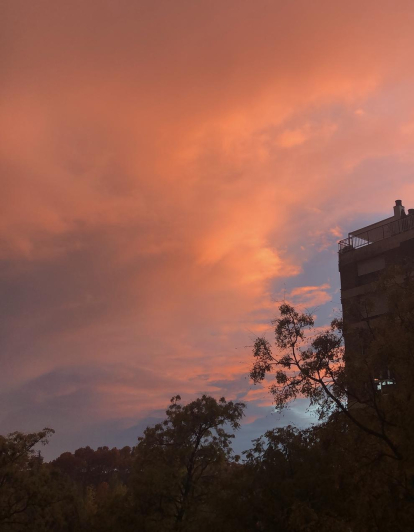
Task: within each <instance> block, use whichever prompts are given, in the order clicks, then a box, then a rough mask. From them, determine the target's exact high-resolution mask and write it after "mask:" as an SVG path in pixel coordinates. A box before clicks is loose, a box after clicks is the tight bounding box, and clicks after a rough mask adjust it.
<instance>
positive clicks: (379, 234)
mask: <svg viewBox="0 0 414 532" xmlns="http://www.w3.org/2000/svg"><path fill="white" fill-rule="evenodd" d="M410 229H414V209H408V215H407V214H406V213H405V208H404V207H403V205H402V201H401V200H396V202H395V207H394V216H390V217H389V218H385V220H381V221H379V222H376V223H374V224H371V225H367V226H366V227H362V228H361V229H357V230H356V231H352V232H351V233H349V234H348V238H344V239H343V240H340V241H339V243H338V245H339V252H340V253H345V252H347V251H352V250H353V249H357V248H360V247H362V246H366V245H368V244H372V243H374V242H378V241H379V240H384V239H386V238H390V237H393V236H395V235H398V234H399V233H403V232H405V231H409V230H410Z"/></svg>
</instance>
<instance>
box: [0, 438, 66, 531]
mask: <svg viewBox="0 0 414 532" xmlns="http://www.w3.org/2000/svg"><path fill="white" fill-rule="evenodd" d="M53 432H54V431H53V430H51V429H44V430H43V431H41V432H37V433H32V434H23V433H21V432H14V433H12V434H9V435H8V436H6V437H4V436H0V529H1V530H5V531H14V530H15V531H19V530H31V531H43V530H53V529H55V528H56V529H58V530H62V531H63V530H70V527H71V526H72V525H73V522H74V521H75V520H76V515H75V508H74V499H73V493H72V492H71V490H70V488H69V486H68V485H67V484H66V483H65V481H64V479H63V477H62V476H61V475H60V474H59V473H58V472H56V471H54V470H53V469H51V468H50V467H48V466H45V465H44V464H43V459H42V457H41V455H40V453H39V452H36V451H35V446H36V445H38V444H43V445H45V444H46V443H47V441H48V437H50V435H52V434H53Z"/></svg>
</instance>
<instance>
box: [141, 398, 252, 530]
mask: <svg viewBox="0 0 414 532" xmlns="http://www.w3.org/2000/svg"><path fill="white" fill-rule="evenodd" d="M179 401H180V396H176V397H173V398H172V400H171V404H170V407H169V408H168V410H167V411H166V415H167V418H166V419H165V421H164V422H163V423H159V424H157V425H155V427H149V428H147V429H146V431H145V433H144V436H143V437H142V438H140V439H139V443H138V446H137V448H136V464H135V475H134V479H133V493H134V498H135V501H136V503H137V505H138V506H139V512H140V515H141V516H142V517H143V519H144V521H145V523H146V529H148V530H152V529H153V530H160V529H162V530H164V529H165V530H170V529H171V530H189V529H190V528H189V527H190V526H191V521H192V520H193V519H194V514H196V513H199V512H200V511H201V512H202V511H203V508H204V507H205V505H206V503H207V501H208V499H209V496H210V495H211V493H212V491H213V490H214V486H215V483H216V482H217V478H218V477H219V475H220V472H221V470H222V466H223V465H224V464H225V463H226V462H228V461H229V460H230V459H231V457H232V449H231V446H230V442H231V439H232V438H233V437H234V434H233V433H230V432H228V429H232V430H237V429H238V428H239V426H240V419H241V417H242V416H243V409H244V404H243V403H233V402H232V401H229V402H226V400H225V399H224V398H221V399H220V400H219V401H217V400H216V399H214V398H213V397H208V396H206V395H203V396H202V397H201V398H198V399H196V400H195V401H192V402H191V403H189V404H187V405H184V406H183V405H181V404H180V402H179ZM151 527H152V528H151ZM160 527H163V528H160Z"/></svg>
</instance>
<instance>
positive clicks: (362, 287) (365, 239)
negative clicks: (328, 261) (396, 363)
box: [339, 200, 414, 373]
mask: <svg viewBox="0 0 414 532" xmlns="http://www.w3.org/2000/svg"><path fill="white" fill-rule="evenodd" d="M407 258H408V259H412V260H413V261H414V209H409V210H408V213H406V212H405V208H404V207H403V205H402V202H401V200H396V202H395V206H394V214H393V216H391V217H389V218H386V219H385V220H380V221H379V222H376V223H374V224H371V225H368V226H366V227H361V228H360V229H356V230H355V231H352V232H350V233H349V235H348V237H347V238H345V239H344V240H341V241H340V242H339V272H340V277H341V300H342V311H343V319H344V327H345V331H344V339H345V346H346V350H347V354H348V355H350V356H351V357H352V358H353V357H356V358H354V360H357V359H358V356H357V353H358V352H361V350H362V349H363V348H364V345H363V334H362V335H361V331H364V328H368V325H369V324H373V323H374V322H375V319H376V318H378V317H380V316H381V315H383V314H384V313H386V312H387V301H386V297H385V294H383V293H379V292H378V290H377V287H376V283H375V281H376V280H377V279H378V277H379V275H380V274H381V272H383V271H384V270H385V269H386V268H387V267H389V266H392V265H396V264H402V262H403V261H404V260H405V259H407ZM357 330H358V331H359V333H358V334H357V333H356V331H357ZM381 373H383V372H382V371H381Z"/></svg>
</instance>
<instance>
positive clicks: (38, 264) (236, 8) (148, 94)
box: [0, 0, 414, 430]
mask: <svg viewBox="0 0 414 532" xmlns="http://www.w3.org/2000/svg"><path fill="white" fill-rule="evenodd" d="M413 22H414V9H413V4H412V2H408V1H404V2H402V4H401V5H400V6H399V9H398V10H397V9H395V5H394V4H393V3H392V2H389V1H385V0H380V1H379V3H378V2H376V3H375V4H374V3H370V2H367V3H364V4H363V5H362V4H361V2H357V1H353V0H352V1H350V2H346V3H343V4H338V3H332V2H329V1H327V0H325V1H323V0H317V1H316V2H312V3H309V2H306V1H304V0H303V1H301V0H299V1H298V2H264V3H263V5H261V6H260V7H258V5H257V3H253V2H240V1H237V2H236V1H230V2H226V3H223V2H216V1H213V2H197V3H194V2H190V1H187V0H183V1H182V2H178V3H176V2H168V1H161V2H160V3H157V4H154V3H152V2H148V1H146V0H139V1H135V0H134V1H132V0H120V1H119V2H107V1H100V0H99V1H98V0H91V1H88V2H86V3H85V2H81V1H78V0H75V1H73V2H70V3H56V2H49V1H46V2H43V3H42V4H39V3H28V2H21V1H20V0H13V1H6V2H5V3H4V6H3V25H4V28H3V32H2V34H3V40H4V44H3V47H2V52H1V54H2V57H1V59H2V64H3V65H4V68H3V83H2V86H1V88H0V115H1V119H2V125H3V128H2V131H1V132H0V169H1V175H2V194H1V197H0V212H1V219H0V243H1V246H0V260H1V268H2V287H4V294H5V295H4V298H3V300H2V306H3V310H4V314H5V316H6V318H5V320H4V324H3V327H4V335H3V345H2V352H3V353H5V362H4V364H3V367H2V370H3V371H2V376H1V377H0V383H1V385H2V389H3V390H4V393H6V394H11V395H7V397H9V398H10V397H13V398H15V395H13V394H14V393H15V392H16V390H17V391H18V390H25V394H23V395H24V397H25V399H24V400H23V399H22V402H17V403H13V401H14V399H13V401H12V400H11V399H10V402H9V403H7V405H8V406H7V407H6V406H3V410H2V411H0V420H1V419H5V420H8V421H7V423H6V421H5V422H4V426H6V425H7V426H9V424H10V423H11V421H10V420H13V419H19V420H20V421H19V426H15V427H11V429H13V428H16V429H17V428H20V426H21V427H24V423H25V419H26V421H27V416H26V417H25V415H24V411H25V404H26V406H27V404H28V403H30V401H31V400H32V399H33V397H37V398H38V402H36V401H35V402H34V403H33V404H37V405H38V409H37V410H36V412H37V413H36V416H37V417H36V419H37V420H39V423H40V421H41V420H42V422H41V423H40V425H46V424H49V423H50V424H51V425H53V424H54V422H55V421H56V420H59V419H60V414H59V411H58V409H57V410H54V409H49V408H50V404H51V403H52V402H53V397H54V396H56V397H57V398H60V399H59V401H61V402H58V403H56V404H61V408H62V409H64V411H65V413H66V414H65V415H68V416H69V413H68V412H69V411H71V412H75V411H76V410H79V408H80V406H79V403H78V402H77V394H84V396H85V403H84V404H85V406H84V408H85V416H84V417H82V416H80V417H79V419H80V418H81V419H82V423H83V422H85V423H86V421H85V420H86V419H87V418H88V412H89V411H90V412H92V411H93V415H94V418H95V419H97V420H105V419H106V418H107V417H111V418H113V417H116V416H118V417H119V418H120V419H123V418H124V417H125V418H128V419H131V418H133V417H134V416H135V417H139V416H141V417H142V416H143V415H147V414H149V413H150V411H151V408H153V409H155V410H156V409H158V408H161V403H162V404H163V405H164V404H165V400H164V398H165V396H167V400H168V395H169V394H170V393H178V392H187V393H188V396H189V397H191V396H194V395H195V394H197V393H198V392H200V391H208V390H209V389H210V390H214V391H217V389H218V388H220V390H221V391H223V390H224V391H225V390H226V389H227V390H228V393H232V394H234V395H235V394H243V393H248V392H246V391H243V386H244V385H245V384H246V381H245V380H244V377H245V375H246V372H247V369H246V368H247V367H248V360H249V357H250V352H249V349H248V348H245V347H244V346H246V345H249V342H250V338H251V337H252V335H253V336H254V334H256V333H257V332H263V331H266V328H267V327H268V321H269V319H270V318H271V317H272V316H271V314H272V312H273V311H274V308H275V304H274V303H272V300H274V298H275V295H274V294H281V293H282V292H283V284H284V283H285V282H289V286H290V287H292V286H293V285H294V284H295V282H296V281H295V280H297V282H296V284H297V285H298V286H299V288H296V289H292V288H289V289H288V290H286V291H285V292H286V297H287V298H290V299H291V300H292V301H293V302H295V304H299V305H302V306H308V307H312V308H313V307H320V306H323V305H324V304H326V305H327V306H328V304H329V302H330V300H331V298H332V294H331V292H332V293H333V292H335V288H336V287H337V283H338V278H337V271H336V240H337V239H338V238H339V237H340V236H342V233H346V232H347V231H348V230H350V229H353V228H354V227H355V225H357V224H358V223H360V222H362V219H363V220H364V222H365V221H366V218H369V217H374V218H376V217H377V216H381V217H382V216H383V214H385V215H386V214H387V213H388V211H389V210H390V207H391V205H392V202H393V200H394V199H396V197H402V198H403V199H404V202H408V201H414V185H413V184H412V179H411V176H412V167H413V163H414V160H413V153H414V152H413V144H414V137H413V135H412V129H413V128H412V117H413V116H414V93H413V91H412V84H413V73H412V69H411V64H412V62H413V59H414V46H413V45H414V42H413V40H414V38H413V32H412V27H413ZM407 205H408V204H407ZM410 206H411V205H410ZM362 225H364V223H362ZM318 257H323V259H320V262H318V260H319V259H318ZM328 266H329V268H330V270H329V272H328ZM335 276H336V277H335ZM331 287H332V288H331ZM318 312H319V310H318ZM245 361H247V363H246V362H245ZM90 367H92V368H99V371H100V370H102V371H103V372H104V373H105V375H104V376H103V377H102V376H101V377H100V378H99V379H95V380H94V378H93V371H92V370H89V369H86V368H90ZM119 367H122V368H126V369H125V370H124V369H122V371H121V370H119ZM83 368H85V371H88V372H89V371H91V372H92V376H90V378H89V377H88V379H85V381H84V382H82V383H80V384H79V383H78V381H77V379H79V374H80V375H82V371H83ZM96 371H97V372H98V373H99V371H98V369H97V370H96ZM128 371H131V374H132V375H134V378H135V379H136V381H135V382H137V388H136V390H135V389H134V381H132V382H129V381H128V379H127V376H126V374H127V373H128ZM107 372H108V373H107ZM111 372H112V373H111ZM140 374H143V375H144V374H145V375H146V376H147V377H146V378H147V380H148V382H149V383H151V386H146V382H144V381H143V380H142V379H141V380H140V379H138V375H140ZM56 375H57V377H56V379H58V380H59V382H60V383H61V384H62V387H61V388H56V387H53V386H52V385H51V384H50V382H49V380H48V378H50V379H52V380H53V378H55V377H54V376H56ZM68 375H69V376H68ZM108 375H110V376H109V377H108ZM44 376H50V377H48V378H46V377H44ZM205 376H207V377H205ZM43 377H44V378H45V379H46V380H47V383H48V386H50V388H49V389H50V394H49V395H48V396H47V397H46V398H45V397H44V396H42V395H41V394H40V395H38V389H37V388H36V387H37V386H41V383H42V382H43V381H42V378H43ZM112 378H113V379H114V380H115V381H116V382H115V383H113V382H112V381H111V379H112ZM240 379H242V380H240ZM218 380H220V385H216V384H214V383H215V382H217V381H218ZM223 381H227V382H228V385H227V386H228V387H227V388H226V387H225V385H224V384H223ZM74 382H75V384H73V383H74ZM39 383H40V384H39ZM74 386H75V387H74ZM209 386H210V388H209ZM224 391H223V393H224ZM16 393H17V392H16ZM23 395H22V397H23ZM248 397H253V396H252V395H251V394H250V395H249V396H248ZM252 400H256V399H252ZM24 401H26V403H24ZM88 401H90V402H89V403H88ZM4 404H6V403H4ZM13 404H15V406H13ZM47 405H49V406H47ZM88 405H89V406H88ZM7 408H8V409H10V411H13V415H11V414H10V412H7V411H6V410H7ZM71 408H72V410H71ZM16 409H17V410H18V412H19V414H18V413H17V410H16ZM88 409H90V410H88ZM62 411H63V410H62ZM31 415H32V417H33V416H34V413H33V412H32V413H31ZM1 416H3V417H1ZM42 416H43V417H42ZM48 416H49V417H48ZM33 419H34V418H33ZM71 419H72V420H73V423H74V424H75V421H76V416H75V415H73V416H72V417H71ZM43 421H44V422H43ZM76 423H78V421H76ZM79 423H80V421H79ZM79 430H80V429H79Z"/></svg>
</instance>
